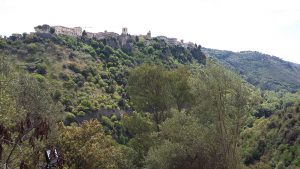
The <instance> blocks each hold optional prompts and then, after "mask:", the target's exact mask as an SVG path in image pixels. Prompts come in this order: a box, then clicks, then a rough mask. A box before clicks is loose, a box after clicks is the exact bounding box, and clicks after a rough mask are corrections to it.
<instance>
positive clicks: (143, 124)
mask: <svg viewBox="0 0 300 169" xmlns="http://www.w3.org/2000/svg"><path fill="white" fill-rule="evenodd" d="M122 124H123V125H124V127H125V128H126V129H127V130H128V133H129V136H130V137H131V139H130V141H129V143H128V146H129V147H131V148H132V149H133V150H134V151H135V152H136V156H135V159H134V164H135V165H136V166H137V167H143V165H144V159H145V156H146V155H147V153H148V150H149V148H150V147H151V146H152V145H154V141H155V137H154V136H153V135H152V132H154V130H155V125H154V124H153V122H152V121H151V119H150V117H149V115H147V114H146V115H145V114H141V113H136V112H134V113H133V114H132V115H131V116H124V117H123V119H122Z"/></svg>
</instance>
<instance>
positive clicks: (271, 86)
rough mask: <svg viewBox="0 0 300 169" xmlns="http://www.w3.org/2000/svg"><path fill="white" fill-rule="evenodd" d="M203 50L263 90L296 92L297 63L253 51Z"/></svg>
mask: <svg viewBox="0 0 300 169" xmlns="http://www.w3.org/2000/svg"><path fill="white" fill-rule="evenodd" d="M203 51H204V53H206V54H208V55H209V56H211V57H213V58H216V59H217V60H218V61H219V62H220V63H221V64H222V65H224V66H225V67H227V68H230V69H232V70H233V71H235V72H237V73H239V74H240V75H241V76H242V77H243V78H244V79H245V80H247V82H249V83H251V84H253V85H255V86H257V87H259V88H261V89H263V90H277V91H278V90H288V91H290V92H296V91H298V90H299V88H300V65H299V64H295V63H291V62H287V61H283V60H281V59H280V58H277V57H275V56H270V55H267V54H262V53H259V52H253V51H242V52H231V51H223V50H216V49H208V48H204V49H203Z"/></svg>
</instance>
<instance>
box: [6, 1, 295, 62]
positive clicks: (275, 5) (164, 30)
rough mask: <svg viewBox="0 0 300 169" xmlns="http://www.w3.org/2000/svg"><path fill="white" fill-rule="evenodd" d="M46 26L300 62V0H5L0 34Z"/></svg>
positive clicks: (27, 30) (30, 30)
mask: <svg viewBox="0 0 300 169" xmlns="http://www.w3.org/2000/svg"><path fill="white" fill-rule="evenodd" d="M40 24H49V25H63V26H68V27H75V26H81V27H83V28H85V29H86V30H88V31H91V32H101V31H104V30H107V31H113V32H117V33H120V32H121V28H122V27H128V31H129V33H130V34H146V33H147V31H149V30H151V32H152V35H153V36H158V35H165V36H168V37H175V38H178V39H184V40H185V41H186V42H187V41H191V42H195V43H197V44H200V45H202V46H203V47H207V48H216V49H224V50H233V51H242V50H255V51H260V52H263V53H267V54H271V55H275V56H278V57H280V58H283V59H284V60H288V61H293V62H297V63H300V1H299V0H0V34H2V35H10V34H11V33H23V32H32V31H33V27H34V26H36V25H40Z"/></svg>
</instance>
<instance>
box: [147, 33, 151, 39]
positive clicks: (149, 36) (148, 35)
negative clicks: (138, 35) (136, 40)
mask: <svg viewBox="0 0 300 169" xmlns="http://www.w3.org/2000/svg"><path fill="white" fill-rule="evenodd" d="M146 37H147V38H149V39H150V38H151V31H149V32H148V33H147V36H146Z"/></svg>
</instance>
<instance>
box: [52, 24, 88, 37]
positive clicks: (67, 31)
mask: <svg viewBox="0 0 300 169" xmlns="http://www.w3.org/2000/svg"><path fill="white" fill-rule="evenodd" d="M53 28H54V29H55V34H57V35H61V34H62V35H68V36H74V37H78V36H81V35H82V28H81V27H75V28H67V27H63V26H53Z"/></svg>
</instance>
